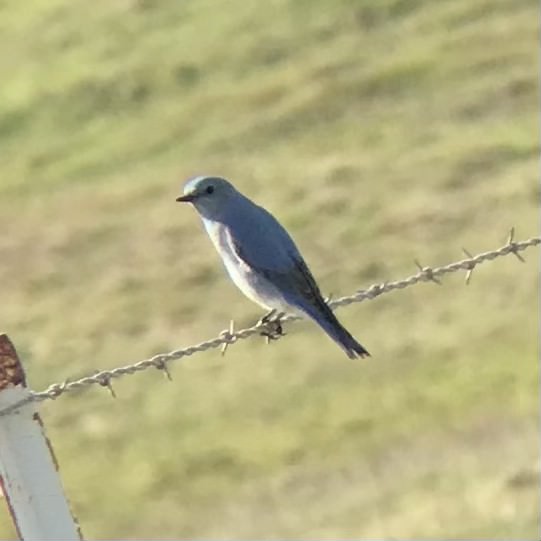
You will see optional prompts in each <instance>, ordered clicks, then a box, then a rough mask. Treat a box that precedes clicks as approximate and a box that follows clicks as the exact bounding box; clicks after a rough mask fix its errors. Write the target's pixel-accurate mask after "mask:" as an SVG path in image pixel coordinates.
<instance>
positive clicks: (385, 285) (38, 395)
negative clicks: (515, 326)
mask: <svg viewBox="0 0 541 541" xmlns="http://www.w3.org/2000/svg"><path fill="white" fill-rule="evenodd" d="M514 235H515V229H514V228H511V230H510V232H509V237H508V240H507V243H506V244H505V245H504V246H502V247H501V248H497V249H495V250H491V251H488V252H482V253H480V254H477V255H475V256H472V255H471V254H470V253H469V252H468V251H467V250H466V249H465V248H463V251H464V253H465V254H466V255H467V256H468V259H463V260H461V261H454V262H452V263H449V264H447V265H443V266H441V267H434V268H431V267H423V266H422V265H421V264H420V263H419V262H418V261H416V262H415V263H416V265H417V267H418V269H419V272H417V273H416V274H413V275H411V276H408V277H407V278H404V279H402V280H396V281H385V282H382V283H380V284H372V285H371V286H370V287H368V288H366V289H360V290H357V291H356V292H355V293H354V294H353V295H349V296H346V297H340V298H338V299H335V300H332V301H330V302H329V306H330V307H331V308H332V309H333V310H334V309H336V308H339V307H341V306H347V305H349V304H352V303H357V302H362V301H365V300H372V299H375V298H376V297H379V296H380V295H383V294H384V293H390V292H391V291H394V290H396V289H404V288H406V287H411V286H414V285H416V284H418V283H419V282H423V281H427V280H431V281H436V282H437V283H439V282H438V281H437V280H436V279H437V278H438V277H440V276H444V275H445V274H450V273H453V272H459V271H466V283H467V282H468V281H469V278H470V277H471V272H472V271H473V269H474V268H475V267H477V265H480V264H481V263H484V262H486V261H493V260H495V259H497V258H500V257H505V256H507V255H509V254H511V253H512V254H514V255H515V256H516V257H518V258H519V259H520V260H521V261H524V258H523V257H522V256H521V255H520V254H519V252H522V251H524V250H526V249H528V248H531V247H534V246H538V245H539V244H541V237H532V238H530V239H528V240H524V241H520V242H517V241H515V240H514ZM274 314H275V313H274ZM274 314H273V315H274ZM298 319H301V318H300V317H299V316H293V315H286V316H283V314H279V315H278V316H277V317H276V320H277V322H278V324H279V325H280V328H281V325H282V323H284V322H286V321H296V320H298ZM269 324H276V321H274V322H269V321H262V320H260V321H258V322H257V323H256V324H255V325H253V326H251V327H248V328H246V329H241V330H239V331H235V330H234V327H233V322H231V323H230V326H229V330H226V331H222V332H221V333H220V335H219V336H217V337H215V338H212V339H210V340H207V341H206V342H202V343H200V344H196V345H192V346H188V347H185V348H181V349H177V350H174V351H171V352H170V353H161V354H158V355H155V356H154V357H151V358H150V359H145V360H142V361H138V362H136V363H133V364H129V365H125V366H118V367H116V368H112V369H111V370H104V371H101V372H97V373H94V374H91V375H88V376H84V377H82V378H79V379H75V380H69V379H66V380H65V381H64V382H61V383H53V384H51V385H50V386H49V387H48V388H47V389H45V390H44V391H39V392H36V391H31V394H30V396H29V397H28V398H25V399H24V400H21V401H20V402H17V403H15V404H12V405H10V406H8V407H6V408H4V409H3V410H0V416H4V415H8V414H9V413H11V412H13V411H15V410H17V409H19V408H21V407H22V406H24V405H26V404H29V403H31V402H42V401H44V400H54V399H56V398H58V397H59V396H61V395H64V394H66V393H70V392H74V391H77V390H82V389H86V388H88V387H90V386H92V385H102V386H104V387H107V388H108V389H109V391H110V392H111V394H112V396H113V397H114V396H116V395H115V392H114V389H113V387H112V385H111V380H112V379H113V378H120V377H124V376H128V375H131V374H136V373H138V372H142V371H144V370H147V369H148V368H150V367H154V368H159V369H162V370H164V372H165V374H166V375H167V376H168V377H170V375H168V368H167V363H170V362H172V361H175V360H179V359H183V358H185V357H189V356H191V355H194V354H196V353H200V352H203V351H207V350H209V349H216V348H220V349H221V350H224V346H225V348H227V347H228V346H229V345H231V344H233V343H235V342H237V341H239V340H246V339H247V338H250V337H252V336H255V335H259V334H261V331H262V330H263V331H265V330H267V329H268V327H267V325H269ZM282 334H283V333H282Z"/></svg>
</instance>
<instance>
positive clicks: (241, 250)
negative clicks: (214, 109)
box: [176, 176, 370, 359]
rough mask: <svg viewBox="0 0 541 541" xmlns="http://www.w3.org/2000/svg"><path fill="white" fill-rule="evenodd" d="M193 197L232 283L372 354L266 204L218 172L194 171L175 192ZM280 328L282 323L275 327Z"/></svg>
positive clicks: (353, 350) (353, 352)
mask: <svg viewBox="0 0 541 541" xmlns="http://www.w3.org/2000/svg"><path fill="white" fill-rule="evenodd" d="M176 201H178V202H182V203H191V204H192V205H193V206H194V207H195V209H196V210H197V212H198V213H199V216H200V218H201V220H202V222H203V225H204V227H205V229H206V232H207V234H208V236H209V237H210V239H211V241H212V243H213V244H214V247H215V248H216V250H217V251H218V253H219V255H220V256H221V258H222V260H223V263H224V265H225V268H226V270H227V272H228V274H229V276H230V277H231V279H232V280H233V282H234V283H235V285H236V286H237V287H238V288H239V289H240V290H241V291H242V292H243V293H244V294H245V295H246V296H247V297H248V298H249V299H250V300H252V301H254V302H255V303H257V304H259V305H260V306H262V307H263V308H265V309H267V310H270V312H269V314H267V316H266V317H265V318H263V319H262V321H264V322H268V321H269V320H270V316H272V315H273V314H280V315H279V316H278V318H279V317H281V316H282V315H284V314H294V315H299V316H301V317H308V318H310V319H312V320H313V321H314V322H315V323H317V324H318V325H319V326H320V327H321V328H322V329H323V330H324V331H325V332H326V333H327V335H328V336H329V337H330V338H332V339H333V340H334V341H335V342H336V343H337V344H338V345H339V346H340V347H341V348H342V349H343V350H344V352H345V353H346V355H347V356H348V357H349V358H351V359H354V358H358V357H367V356H370V354H369V353H368V351H367V350H366V349H365V348H364V347H363V346H362V345H361V344H360V343H359V342H358V341H357V340H356V339H355V338H354V337H353V336H352V335H351V334H350V332H349V331H348V330H347V329H346V328H345V327H344V326H343V325H342V324H341V323H340V322H339V321H338V319H337V317H336V316H335V315H334V313H333V311H332V310H331V309H330V308H329V306H328V304H327V303H326V302H325V300H324V298H323V296H322V294H321V292H320V290H319V287H318V285H317V283H316V281H315V279H314V277H313V275H312V273H311V272H310V270H309V268H308V265H307V264H306V263H305V261H304V259H303V257H302V255H301V253H300V252H299V250H298V248H297V246H296V245H295V243H294V241H293V239H292V238H291V237H290V235H289V233H288V232H287V231H286V229H285V228H284V227H283V226H282V225H281V224H280V223H279V222H278V220H277V219H276V218H275V217H274V216H273V215H272V214H271V213H270V212H268V211H267V210H265V209H264V208H263V207H260V206H259V205H257V204H255V203H254V202H253V201H251V200H250V199H249V198H248V197H246V196H245V195H243V194H242V193H241V192H239V191H238V190H237V189H236V188H235V187H234V186H233V184H231V182H229V181H228V180H227V179H225V178H222V177H219V176H196V177H193V178H191V179H189V180H188V181H187V182H186V183H185V184H184V189H183V193H182V195H181V196H179V197H177V198H176ZM279 331H281V328H279Z"/></svg>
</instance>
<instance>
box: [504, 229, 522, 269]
mask: <svg viewBox="0 0 541 541" xmlns="http://www.w3.org/2000/svg"><path fill="white" fill-rule="evenodd" d="M507 246H509V250H510V251H511V253H512V254H513V255H514V256H515V257H516V258H517V259H518V260H519V261H522V263H526V261H525V260H524V258H523V257H522V256H521V255H520V254H519V253H518V245H517V243H516V242H515V228H514V227H512V228H511V229H510V230H509V237H507Z"/></svg>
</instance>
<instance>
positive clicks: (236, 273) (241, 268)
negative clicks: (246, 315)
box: [204, 220, 296, 312]
mask: <svg viewBox="0 0 541 541" xmlns="http://www.w3.org/2000/svg"><path fill="white" fill-rule="evenodd" d="M204 223H205V228H206V230H207V233H208V235H209V237H210V238H211V240H212V242H213V244H214V246H215V248H216V250H217V251H218V253H219V254H220V256H221V258H222V260H223V262H224V265H225V268H226V269H227V272H228V274H229V276H230V277H231V279H232V280H233V282H234V283H235V285H236V286H237V287H238V288H239V289H240V290H241V291H242V292H243V293H244V294H245V295H246V296H247V297H248V298H249V299H250V300H252V301H253V302H255V303H256V304H259V305H260V306H263V307H264V308H266V309H267V310H273V309H274V310H277V311H279V312H292V309H291V306H289V304H288V303H287V302H286V301H285V300H284V298H283V297H282V295H281V294H280V292H279V291H278V290H277V289H276V287H275V286H274V285H273V284H272V283H271V282H270V281H269V280H268V279H267V278H265V277H264V276H263V275H262V274H261V273H260V272H257V271H256V270H254V269H253V268H252V267H250V265H248V264H247V263H246V262H245V261H243V260H242V259H241V258H240V257H239V255H238V254H237V252H236V251H235V248H234V245H233V241H232V238H231V233H230V231H229V230H228V228H227V227H226V226H224V225H223V224H221V223H219V222H213V221H210V220H204ZM294 311H295V312H296V310H294Z"/></svg>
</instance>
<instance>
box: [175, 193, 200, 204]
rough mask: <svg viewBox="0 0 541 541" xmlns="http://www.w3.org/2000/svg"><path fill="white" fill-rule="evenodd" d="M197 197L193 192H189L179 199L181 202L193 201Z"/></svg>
mask: <svg viewBox="0 0 541 541" xmlns="http://www.w3.org/2000/svg"><path fill="white" fill-rule="evenodd" d="M194 199H195V195H194V194H191V193H187V194H186V195H181V196H179V197H177V199H176V200H177V201H178V202H179V203H191V202H192V201H193V200H194Z"/></svg>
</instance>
